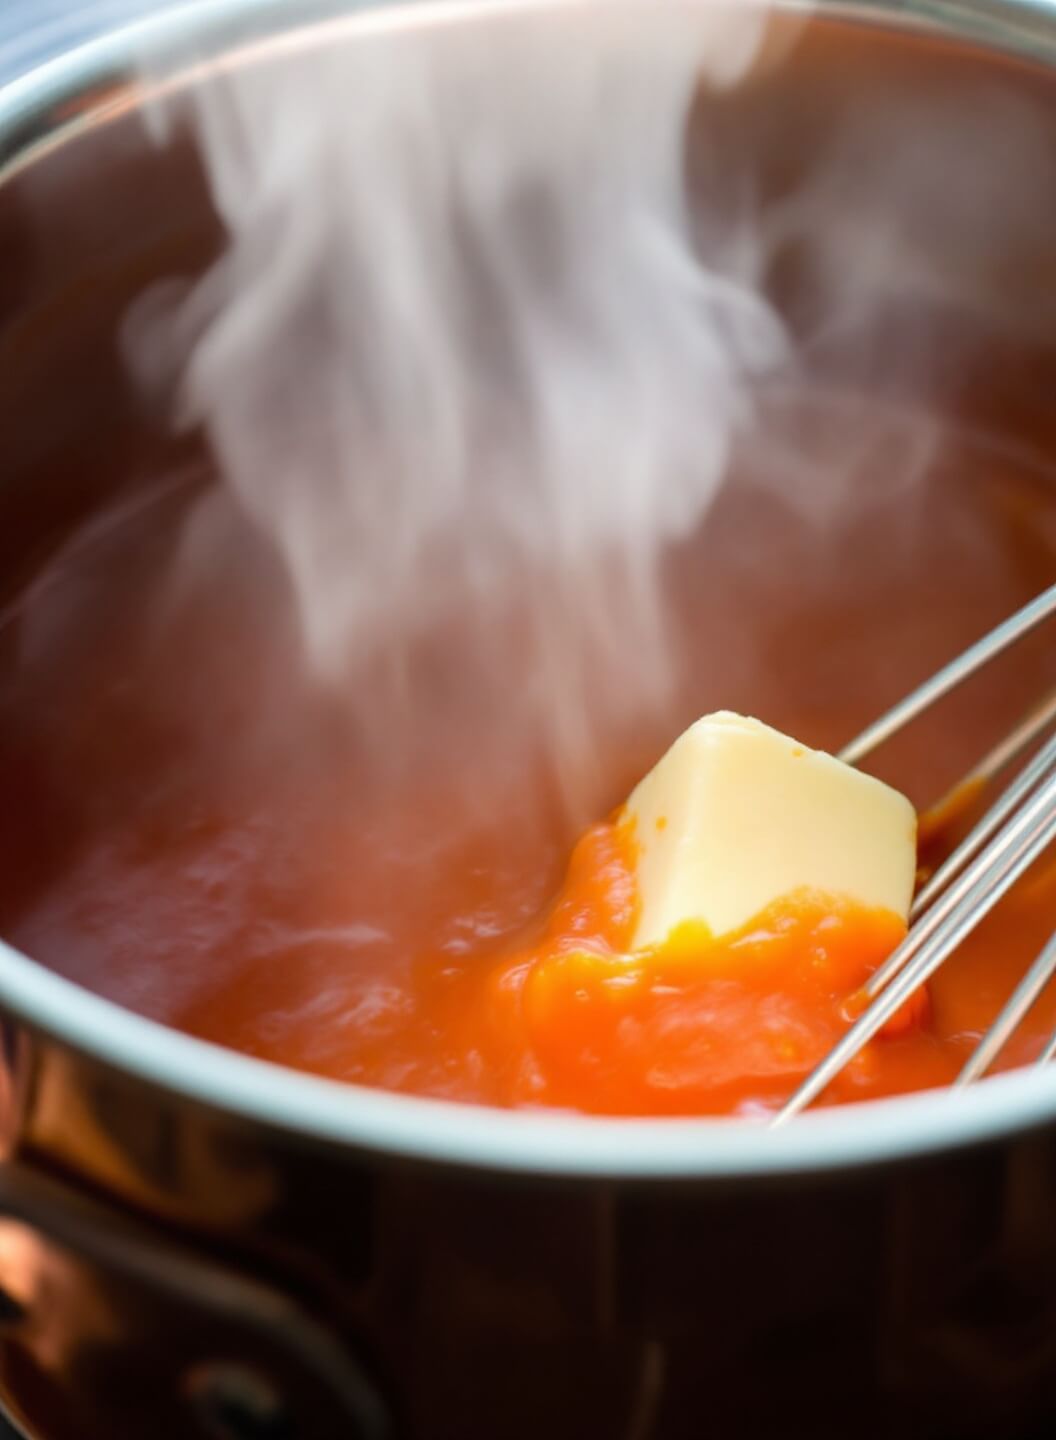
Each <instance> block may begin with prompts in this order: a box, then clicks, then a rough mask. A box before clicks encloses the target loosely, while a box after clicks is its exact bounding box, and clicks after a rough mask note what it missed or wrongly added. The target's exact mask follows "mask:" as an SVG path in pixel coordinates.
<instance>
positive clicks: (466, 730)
mask: <svg viewBox="0 0 1056 1440" xmlns="http://www.w3.org/2000/svg"><path fill="white" fill-rule="evenodd" d="M558 11H559V12H560V13H556V12H558ZM422 19H423V20H424V22H425V23H420V24H418V25H416V26H412V27H410V28H407V27H405V26H404V25H403V24H402V23H401V22H400V21H399V19H397V20H396V21H395V22H394V23H387V22H386V21H385V18H384V15H382V17H381V19H380V20H375V21H374V22H373V24H371V23H370V22H362V21H361V22H360V33H358V34H356V35H354V36H353V33H352V32H351V31H349V32H348V33H347V34H344V35H342V36H341V37H337V36H335V43H334V44H333V45H327V44H323V45H319V46H313V47H312V48H310V49H298V47H297V45H296V41H294V42H293V44H292V46H291V47H288V49H287V52H286V53H284V54H283V55H282V57H281V63H279V64H273V63H269V62H268V61H267V60H262V61H259V62H255V63H250V64H245V65H241V66H238V67H235V68H232V69H230V70H225V71H223V72H222V73H219V74H213V75H211V76H210V77H209V79H208V83H206V84H205V85H203V86H201V87H200V89H199V91H198V93H197V94H196V96H195V98H194V99H193V102H192V104H193V110H192V120H193V123H194V126H195V128H196V130H197V134H198V137H199V141H200V146H201V151H202V154H203V157H204V161H205V164H206V167H207V172H208V176H209V179H210V183H211V186H212V189H213V194H214V199H215V203H216V206H217V208H218V211H219V213H220V216H221V218H222V220H223V223H224V226H225V228H226V232H227V245H226V249H225V251H224V253H223V255H222V257H221V258H220V259H219V260H218V261H217V263H216V264H215V265H214V266H213V267H212V268H211V269H210V270H209V272H208V273H207V274H206V275H205V276H204V278H202V279H201V280H200V281H198V282H197V283H195V284H194V285H192V286H191V287H190V288H189V290H180V289H179V288H178V287H177V288H174V287H172V286H169V287H165V288H163V289H160V290H157V291H155V292H152V293H151V294H150V295H149V296H147V297H146V298H145V300H144V302H143V303H142V304H141V306H140V307H139V308H138V310H137V312H136V313H135V314H134V315H133V316H132V317H131V320H130V325H129V331H128V336H129V344H130V353H131V355H132V357H133V361H134V364H135V366H136V368H137V370H138V372H139V374H140V375H141V376H142V377H144V378H146V379H148V380H152V381H154V382H157V381H159V380H165V379H168V378H171V377H172V376H173V375H176V376H178V385H179V395H180V402H179V404H180V415H181V419H182V420H183V422H184V423H185V424H187V425H201V426H203V427H204V428H205V430H206V432H207V434H208V437H209V439H210V442H211V445H212V447H213V449H214V451H215V454H216V456H217V458H218V460H219V464H220V468H221V472H222V477H223V483H224V486H225V487H226V490H227V493H228V495H229V496H233V497H234V498H235V499H236V501H237V504H238V506H239V507H240V508H241V509H242V511H243V512H244V514H245V515H246V516H248V517H249V518H250V520H251V521H252V523H253V525H254V526H255V527H257V529H258V530H259V531H260V532H261V533H262V534H263V535H264V536H265V537H266V538H267V540H268V541H269V543H271V544H272V545H273V546H274V547H275V549H276V551H277V552H278V554H279V555H280V556H281V559H282V562H283V565H284V567H285V570H286V573H287V575H288V577H289V581H290V583H291V587H292V593H293V597H294V600H295V604H296V613H297V616H298V621H299V629H300V634H301V637H302V641H303V660H304V663H305V665H306V667H307V669H308V672H309V673H310V675H311V676H312V677H314V680H315V681H316V682H317V683H318V684H321V685H326V686H329V687H332V688H334V689H335V690H336V691H338V692H339V693H340V694H341V696H342V697H343V700H344V702H345V703H347V707H348V718H349V723H350V724H351V725H353V726H354V727H355V728H356V729H357V730H358V731H359V732H361V734H362V735H363V737H364V738H365V739H366V740H367V741H368V743H372V744H373V743H377V744H378V745H379V747H381V746H382V745H383V746H384V747H385V748H387V749H388V750H391V749H392V748H393V746H394V745H395V746H396V748H397V749H401V750H402V751H403V753H404V754H405V755H406V754H410V753H411V752H413V751H414V749H415V747H420V746H421V745H422V743H423V739H422V737H423V735H424V734H425V733H426V732H429V734H430V735H431V739H430V741H429V743H430V744H432V745H433V746H434V747H435V745H436V743H437V741H436V736H437V735H438V734H442V735H444V736H445V737H446V740H445V741H444V743H445V744H447V745H449V746H456V747H457V746H458V745H462V746H472V747H474V749H475V750H476V752H477V754H476V758H477V759H478V760H479V761H480V763H481V764H482V765H483V764H484V763H485V762H486V761H493V762H494V767H493V768H495V769H497V770H498V771H500V772H501V771H505V770H511V769H512V770H516V769H517V767H518V765H519V764H520V762H521V759H522V758H523V757H522V755H521V751H523V750H525V749H538V748H540V747H541V748H542V749H543V751H544V752H545V756H546V758H547V761H548V763H549V764H550V766H551V767H552V771H553V773H554V775H555V776H556V777H557V779H558V781H559V783H560V785H561V786H562V789H563V791H564V794H565V797H566V799H567V800H568V801H569V803H571V804H572V805H574V806H576V805H580V804H582V803H590V802H589V801H588V800H587V799H586V797H587V796H588V794H589V793H591V791H592V787H593V783H594V780H595V779H596V776H595V775H594V773H593V768H594V763H595V757H596V754H597V750H598V743H599V737H600V735H601V734H602V733H603V732H604V733H612V732H613V731H619V730H621V729H628V728H629V729H633V727H634V726H635V725H636V724H637V723H639V722H640V721H641V720H642V719H643V717H646V716H648V715H650V714H655V713H657V712H658V711H659V710H660V709H662V707H663V705H664V704H665V702H666V701H667V700H668V698H669V695H670V692H671V688H672V686H673V684H674V682H675V674H674V671H675V662H674V659H673V648H672V645H671V643H670V635H669V626H668V617H667V614H666V609H665V602H664V595H663V583H662V580H663V567H664V561H665V555H666V553H667V551H668V548H669V547H670V546H671V544H672V543H674V542H676V541H677V540H679V539H680V538H682V537H684V536H686V535H688V534H689V533H691V532H692V531H693V530H695V529H696V527H697V525H698V524H699V521H700V519H701V516H702V515H703V513H704V512H705V510H706V508H707V507H708V505H709V503H710V501H711V499H712V497H713V496H714V494H715V492H716V490H717V488H718V487H719V485H720V483H721V481H722V479H723V476H724V473H725V471H726V468H727V463H728V460H729V455H730V450H731V444H732V443H733V440H734V437H735V436H736V435H737V433H739V432H740V431H742V430H744V429H746V428H748V427H750V425H751V423H752V418H753V413H754V405H753V384H754V382H755V380H756V379H757V377H759V376H761V375H764V374H765V373H766V372H767V371H768V370H769V369H771V368H772V367H773V366H774V364H775V363H776V362H777V361H778V360H779V359H780V357H781V356H782V354H783V352H784V346H785V341H784V337H783V333H782V329H781V326H780V324H779V323H778V321H777V319H776V317H775V315H774V313H773V312H772V310H771V308H770V307H769V306H768V305H767V304H766V303H765V302H764V301H763V299H762V298H761V296H760V291H759V284H758V281H759V276H758V274H757V273H756V271H757V258H758V257H756V256H755V255H754V254H753V251H752V249H751V246H743V245H742V246H739V247H738V248H737V251H736V253H735V254H734V255H733V256H730V255H724V256H722V257H721V263H717V262H716V263H712V261H711V260H709V256H708V254H706V253H701V250H700V248H699V246H698V243H697V241H696V240H695V239H694V235H693V231H692V226H691V219H690V213H689V206H688V200H687V193H686V177H685V173H684V160H685V156H684V144H685V133H686V125H687V119H688V116H689V112H690V107H691V104H692V102H693V99H694V95H695V93H696V91H697V87H698V86H699V85H700V84H701V83H705V84H708V85H710V86H711V87H713V88H715V89H722V88H724V87H728V86H730V85H733V84H734V83H735V82H737V81H738V80H739V79H741V78H742V77H743V76H744V75H745V73H746V72H747V70H748V69H749V67H750V66H751V65H752V64H753V62H754V61H755V59H756V58H757V56H758V54H759V52H760V47H761V45H762V42H763V39H764V34H765V28H766V20H765V15H764V13H763V11H762V10H761V9H759V8H756V7H754V6H751V7H739V8H736V9H727V8H725V7H718V6H713V5H710V4H707V3H688V4H681V3H674V0H672V3H669V4H668V3H664V4H660V5H644V6H639V5H633V4H630V5H622V4H616V5H612V4H602V3H597V4H595V3H567V4H564V5H558V6H552V5H550V4H540V5H537V6H530V7H527V8H523V9H522V8H516V7H503V8H501V9H500V8H498V7H494V8H493V9H492V11H491V13H490V14H489V15H487V16H486V17H485V13H484V10H483V9H482V10H481V11H479V12H478V13H477V14H476V16H475V19H474V21H473V23H472V24H469V25H467V24H463V23H461V21H460V20H459V19H458V18H453V19H452V18H450V17H441V18H439V19H435V20H432V21H430V19H429V17H428V15H424V14H423V15H422ZM209 504H210V505H211V506H212V507H213V509H209V508H207V509H206V510H205V511H204V512H202V513H200V514H199V516H198V517H197V519H196V521H195V523H194V524H193V525H192V526H191V527H190V529H189V531H188V535H187V540H186V543H185V545H184V548H183V553H182V555H181V560H180V565H181V572H180V583H181V584H184V585H186V584H192V585H193V584H194V583H195V580H196V571H197V570H198V569H199V568H200V567H202V566H209V565H214V566H215V565H216V564H217V563H218V553H220V552H218V549H217V546H216V545H215V544H214V543H212V542H211V539H210V530H211V527H212V526H213V524H214V520H215V517H214V514H213V510H215V505H216V502H215V500H214V501H212V502H209Z"/></svg>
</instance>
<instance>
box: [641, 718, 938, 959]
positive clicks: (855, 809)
mask: <svg viewBox="0 0 1056 1440" xmlns="http://www.w3.org/2000/svg"><path fill="white" fill-rule="evenodd" d="M627 813H628V815H629V816H630V817H631V818H632V819H633V822H634V831H635V839H636V842H637V846H638V858H637V878H638V890H639V898H640V902H641V913H640V918H639V921H638V926H637V929H636V932H635V936H634V941H633V948H634V949H636V950H640V949H644V948H646V947H649V946H654V945H659V944H661V943H662V942H663V941H664V940H665V939H666V938H667V936H668V935H669V934H670V933H671V931H672V930H674V929H675V927H676V926H679V925H681V924H683V923H684V922H685V921H697V922H700V923H703V924H704V925H706V926H707V927H708V929H709V930H710V932H711V933H712V935H715V936H721V935H725V934H727V933H728V932H730V931H732V930H737V929H739V928H740V927H741V926H743V925H745V924H746V923H747V922H748V921H750V920H752V919H753V918H754V917H755V916H756V915H758V914H759V913H760V912H761V911H762V910H764V909H765V908H766V907H767V906H768V905H770V904H772V903H773V902H774V901H775V900H779V899H781V898H782V897H783V896H785V895H788V894H790V893H791V892H792V891H795V890H799V889H802V888H804V887H807V888H809V889H812V890H819V891H824V892H826V893H828V894H830V895H833V896H840V897H843V898H846V899H850V900H854V901H857V902H859V903H860V904H861V905H863V906H865V907H868V908H870V909H884V910H890V911H893V912H894V913H895V914H897V915H899V916H900V917H901V918H902V919H903V920H906V919H907V918H908V914H909V905H910V901H911V899H912V895H913V884H914V879H915V874H916V834H917V817H916V812H915V811H914V809H913V806H912V805H911V804H910V802H909V801H908V800H907V799H906V798H905V796H904V795H900V794H899V792H898V791H897V790H893V789H892V788H891V787H890V786H889V785H885V784H884V783H883V782H882V781H880V780H877V779H875V778H874V777H873V776H871V775H865V774H863V773H862V772H861V771H859V770H855V769H853V768H852V767H851V766H849V765H844V764H843V762H842V761H840V760H836V759H834V758H833V756H831V755H826V754H824V753H823V752H822V751H819V750H809V749H807V748H806V747H805V746H803V745H800V744H797V742H796V741H795V740H792V739H790V738H789V737H788V736H787V735H782V734H781V733H780V732H779V731H777V730H773V729H771V728H770V726H769V725H763V724H762V723H761V722H760V721H758V720H752V719H748V718H746V717H744V716H742V715H734V714H732V713H730V712H729V711H720V712H718V713H716V714H714V715H705V716H704V718H703V719H702V720H698V721H697V722H696V724H695V725H691V726H690V727H689V729H688V730H687V731H686V732H685V733H684V734H683V735H681V736H680V737H679V738H678V739H677V740H676V741H675V743H674V744H673V745H672V746H671V749H670V750H668V752H667V754H666V755H665V756H664V757H663V759H662V760H660V762H659V763H658V764H657V765H656V766H655V767H654V768H653V769H652V770H651V771H650V772H649V774H648V775H647V776H646V777H645V779H644V780H642V782H641V783H640V784H639V785H638V787H637V788H636V789H635V791H634V793H633V794H632V795H631V797H630V799H629V800H628V802H627Z"/></svg>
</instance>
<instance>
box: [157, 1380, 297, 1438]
mask: <svg viewBox="0 0 1056 1440" xmlns="http://www.w3.org/2000/svg"><path fill="white" fill-rule="evenodd" d="M184 1393H185V1394H186V1396H187V1398H188V1400H189V1401H190V1404H191V1408H192V1410H193V1412H194V1415H195V1417H196V1419H197V1421H198V1423H199V1425H200V1427H201V1430H202V1434H203V1435H205V1436H208V1437H209V1440H294V1437H295V1430H294V1426H293V1422H292V1419H291V1417H290V1415H289V1412H288V1410H287V1407H286V1406H285V1404H284V1403H283V1400H282V1397H281V1396H280V1395H279V1394H278V1392H277V1391H276V1389H275V1387H274V1386H273V1385H272V1384H271V1382H270V1381H269V1380H267V1379H266V1378H265V1377H264V1376H263V1375H261V1374H259V1373H258V1372H257V1371H255V1370H251V1369H248V1368H247V1367H245V1366H242V1365H235V1364H231V1363H228V1362H222V1363H213V1364H207V1365H196V1366H195V1367H194V1369H193V1370H191V1371H189V1372H188V1373H187V1375H186V1376H185V1378H184Z"/></svg>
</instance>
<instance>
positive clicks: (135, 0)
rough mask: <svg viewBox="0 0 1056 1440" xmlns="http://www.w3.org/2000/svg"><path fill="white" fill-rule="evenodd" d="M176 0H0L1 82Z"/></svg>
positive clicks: (168, 5) (166, 6)
mask: <svg viewBox="0 0 1056 1440" xmlns="http://www.w3.org/2000/svg"><path fill="white" fill-rule="evenodd" d="M176 3H177V0H0V83H2V82H4V81H7V80H10V79H12V78H13V77H14V76H16V75H20V74H22V73H23V72H24V71H26V70H29V69H31V68H32V67H33V66H34V65H39V64H40V63H41V61H43V60H47V59H48V58H49V57H50V56H52V55H54V54H56V53H57V52H58V51H60V50H65V49H68V48H69V47H70V46H72V45H77V44H80V43H81V42H82V41H85V40H89V39H91V38H92V37H93V36H94V35H97V34H99V33H100V32H102V31H104V30H107V29H111V28H113V27H114V26H117V25H121V24H125V23H127V22H128V21H130V20H136V19H139V18H140V17H142V16H144V15H150V14H152V13H154V12H156V11H158V10H165V9H172V8H173V7H174V5H175V4H176Z"/></svg>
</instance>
